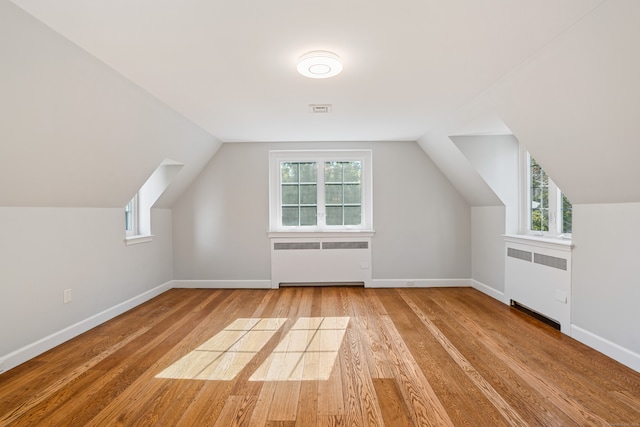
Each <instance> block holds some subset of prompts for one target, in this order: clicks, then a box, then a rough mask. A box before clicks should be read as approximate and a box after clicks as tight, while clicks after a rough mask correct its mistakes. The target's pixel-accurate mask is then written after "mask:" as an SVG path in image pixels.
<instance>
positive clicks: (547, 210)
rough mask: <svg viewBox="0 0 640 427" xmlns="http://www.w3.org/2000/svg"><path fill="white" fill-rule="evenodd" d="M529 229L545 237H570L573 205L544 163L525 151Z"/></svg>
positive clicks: (529, 231)
mask: <svg viewBox="0 0 640 427" xmlns="http://www.w3.org/2000/svg"><path fill="white" fill-rule="evenodd" d="M526 164H527V186H526V187H527V191H526V194H527V197H526V209H525V211H526V216H527V221H526V224H527V226H526V230H525V231H526V232H527V233H532V234H542V235H546V236H550V237H553V236H570V235H571V231H572V226H571V223H572V213H573V211H572V205H571V202H570V201H569V199H568V198H567V197H566V195H565V194H564V193H562V191H561V190H560V189H559V188H558V186H557V185H556V184H555V183H554V182H553V180H552V179H551V178H549V175H547V173H546V172H545V171H544V169H543V168H542V166H540V164H539V163H538V162H537V161H536V160H535V159H534V158H533V157H532V156H531V155H530V154H529V153H526Z"/></svg>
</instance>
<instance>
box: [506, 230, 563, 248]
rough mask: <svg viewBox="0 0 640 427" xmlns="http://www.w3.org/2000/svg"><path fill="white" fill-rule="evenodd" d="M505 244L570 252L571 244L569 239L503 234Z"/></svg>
mask: <svg viewBox="0 0 640 427" xmlns="http://www.w3.org/2000/svg"><path fill="white" fill-rule="evenodd" d="M502 237H503V238H504V240H505V241H506V242H513V243H524V244H529V245H535V246H541V247H545V246H546V247H549V248H551V249H558V248H561V249H564V250H571V249H572V248H573V244H572V243H571V240H569V239H563V238H560V237H547V236H535V235H532V234H505V235H503V236H502Z"/></svg>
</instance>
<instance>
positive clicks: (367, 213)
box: [269, 150, 373, 232]
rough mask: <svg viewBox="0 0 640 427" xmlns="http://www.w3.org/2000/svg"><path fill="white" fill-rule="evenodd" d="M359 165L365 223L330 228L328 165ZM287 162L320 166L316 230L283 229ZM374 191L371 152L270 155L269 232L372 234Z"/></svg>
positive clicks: (335, 151) (302, 152) (289, 151)
mask: <svg viewBox="0 0 640 427" xmlns="http://www.w3.org/2000/svg"><path fill="white" fill-rule="evenodd" d="M349 161H359V162H361V165H362V172H361V179H362V182H361V185H362V189H361V191H362V195H361V206H362V211H361V212H362V213H361V215H362V221H361V223H360V224H359V225H326V224H325V218H326V211H325V192H324V191H325V190H324V163H325V162H349ZM283 162H316V163H317V165H318V168H317V169H318V181H317V189H318V200H317V205H318V211H317V215H318V224H317V225H315V226H283V225H282V204H281V197H282V195H281V188H282V187H281V182H280V180H281V175H280V164H281V163H283ZM372 193H373V187H372V151H371V150H274V151H270V152H269V231H270V232H327V231H336V232H342V231H372V230H373V196H372Z"/></svg>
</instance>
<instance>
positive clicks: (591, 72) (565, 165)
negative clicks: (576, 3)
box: [494, 0, 640, 203]
mask: <svg viewBox="0 0 640 427" xmlns="http://www.w3.org/2000/svg"><path fill="white" fill-rule="evenodd" d="M639 22H640V2H638V1H635V0H615V1H608V2H605V3H604V4H603V5H602V6H601V7H599V8H597V9H596V10H594V11H593V12H592V13H590V14H589V15H588V16H586V17H585V18H584V19H582V20H581V21H580V22H578V23H577V24H576V25H575V26H574V27H572V28H571V30H570V31H567V32H566V33H564V34H562V36H560V37H558V38H557V39H556V40H555V41H554V43H552V44H550V45H549V46H548V47H547V48H545V49H544V50H542V51H541V52H539V54H537V55H535V57H533V58H531V59H530V60H529V61H527V63H525V64H523V65H522V66H521V67H518V68H517V69H516V70H514V71H513V72H512V73H510V74H509V75H508V76H507V77H506V78H505V79H504V80H503V81H501V82H500V84H499V85H496V88H495V90H494V99H495V100H496V104H495V108H496V111H498V113H499V114H500V116H501V117H502V119H503V120H504V121H505V123H506V124H507V125H508V126H509V128H511V130H512V131H513V133H514V134H515V135H516V136H517V137H518V139H519V141H520V143H521V144H523V145H524V146H525V147H526V148H527V149H528V150H529V151H531V152H532V154H533V156H534V157H535V158H536V160H538V161H539V162H540V163H541V164H542V166H543V167H544V168H545V170H546V171H547V172H548V173H549V175H550V176H551V177H552V178H553V180H554V181H555V182H556V183H557V184H558V186H559V187H560V188H561V189H562V190H563V191H564V192H565V193H566V194H567V196H568V197H569V199H570V200H571V201H572V202H573V203H618V202H640V185H638V183H640V167H638V159H640V82H639V81H638V79H639V76H640V25H638V23H639Z"/></svg>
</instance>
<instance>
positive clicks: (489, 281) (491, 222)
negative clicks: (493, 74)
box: [471, 206, 506, 302]
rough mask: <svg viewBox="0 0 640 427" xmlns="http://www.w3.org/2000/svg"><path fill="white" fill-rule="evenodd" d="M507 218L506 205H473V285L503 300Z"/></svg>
mask: <svg viewBox="0 0 640 427" xmlns="http://www.w3.org/2000/svg"><path fill="white" fill-rule="evenodd" d="M505 218H506V208H505V207H504V206H473V207H472V208H471V253H472V264H471V265H472V272H473V273H472V277H473V280H474V285H473V286H474V287H476V288H477V289H479V290H480V291H482V292H484V293H486V294H488V295H490V296H492V297H493V298H496V299H498V300H500V301H503V302H505V298H504V238H503V237H502V236H503V234H505Z"/></svg>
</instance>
